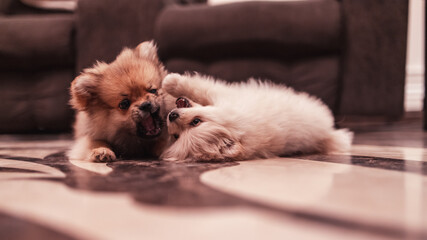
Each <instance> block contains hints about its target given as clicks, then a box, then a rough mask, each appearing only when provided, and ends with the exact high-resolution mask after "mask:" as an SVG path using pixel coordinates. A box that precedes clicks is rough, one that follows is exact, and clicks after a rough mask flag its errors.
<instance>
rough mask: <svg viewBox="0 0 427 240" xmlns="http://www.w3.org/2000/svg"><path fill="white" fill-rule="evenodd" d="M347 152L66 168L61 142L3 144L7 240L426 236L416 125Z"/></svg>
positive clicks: (0, 216)
mask: <svg viewBox="0 0 427 240" xmlns="http://www.w3.org/2000/svg"><path fill="white" fill-rule="evenodd" d="M352 127H353V129H355V130H356V131H357V134H356V139H355V144H354V146H353V150H352V153H351V154H349V155H332V156H325V155H310V156H295V157H292V158H277V159H266V160H253V161H244V162H238V163H169V162H160V161H157V160H152V161H137V160H122V161H118V162H114V163H109V164H104V163H88V162H84V161H72V162H70V161H68V159H67V158H66V157H65V155H64V151H66V150H67V149H68V147H69V146H70V145H71V140H70V137H69V136H67V135H65V136H62V135H61V136H57V135H56V136H1V137H0V189H1V190H0V239H171V238H174V239H176V238H178V239H181V238H182V239H184V238H185V239H427V161H426V159H427V158H426V157H427V152H426V148H425V142H426V141H425V140H426V139H427V134H426V133H425V132H423V131H421V122H420V120H419V119H411V120H409V121H408V120H406V121H403V122H400V123H398V124H389V125H366V126H365V125H364V126H352Z"/></svg>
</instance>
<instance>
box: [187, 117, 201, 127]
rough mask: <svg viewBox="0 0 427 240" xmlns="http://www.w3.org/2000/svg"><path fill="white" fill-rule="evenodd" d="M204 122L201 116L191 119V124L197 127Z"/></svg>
mask: <svg viewBox="0 0 427 240" xmlns="http://www.w3.org/2000/svg"><path fill="white" fill-rule="evenodd" d="M201 122H202V120H200V119H199V118H195V119H193V121H191V123H190V125H191V126H193V127H195V126H197V125H199V124H200V123H201Z"/></svg>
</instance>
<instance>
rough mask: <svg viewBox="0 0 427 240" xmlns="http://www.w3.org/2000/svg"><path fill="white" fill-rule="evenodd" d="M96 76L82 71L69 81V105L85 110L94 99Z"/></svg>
mask: <svg viewBox="0 0 427 240" xmlns="http://www.w3.org/2000/svg"><path fill="white" fill-rule="evenodd" d="M97 82H98V79H97V76H96V75H95V74H92V73H82V74H81V75H80V76H78V77H76V78H75V79H74V80H73V82H72V83H71V89H70V93H71V100H70V103H71V106H73V108H74V109H76V110H80V111H82V110H85V109H86V108H87V107H88V105H89V103H90V102H91V101H92V100H93V99H94V97H95V93H96V86H97Z"/></svg>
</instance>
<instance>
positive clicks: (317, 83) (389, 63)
mask: <svg viewBox="0 0 427 240" xmlns="http://www.w3.org/2000/svg"><path fill="white" fill-rule="evenodd" d="M171 2H173V1H172V0H164V1H161V0H120V1H116V0H80V1H79V7H78V10H77V12H76V13H75V15H76V22H75V29H76V33H77V35H76V45H75V46H76V48H75V49H76V54H77V55H76V60H75V64H76V71H77V72H80V71H81V70H82V69H83V68H86V67H90V66H91V65H92V64H93V63H94V62H95V61H96V60H102V61H106V62H110V61H112V60H113V59H114V58H115V56H116V55H117V54H118V53H119V52H120V51H121V49H122V48H123V47H124V46H127V47H135V46H136V45H137V44H138V43H140V42H141V41H145V40H151V39H155V40H156V41H157V42H158V45H159V54H160V57H161V59H162V61H163V62H164V63H165V65H166V67H167V69H168V70H169V71H171V72H179V73H183V72H185V71H198V72H201V73H205V74H209V75H214V76H216V77H220V78H223V79H226V80H228V81H242V80H245V79H247V78H249V77H256V78H262V79H270V80H272V81H274V82H277V83H284V84H287V85H290V86H292V87H294V88H296V89H298V90H302V91H307V92H310V93H312V94H314V95H317V96H319V97H320V98H322V99H323V100H324V101H325V102H326V103H327V104H328V105H329V106H330V107H331V109H332V110H333V111H334V113H335V114H336V115H342V116H364V117H374V116H375V117H377V116H380V117H383V118H386V119H397V118H399V117H400V116H402V114H403V92H404V79H405V59H406V31H407V18H408V1H407V0H342V1H338V0H306V1H300V2H244V3H235V4H228V5H219V6H208V5H206V4H186V5H182V4H181V5H176V4H170V3H171ZM175 2H176V1H175ZM73 24H74V22H73V23H69V24H68V25H71V26H74V25H73ZM64 25H67V24H65V23H64ZM68 25H67V26H68ZM0 31H1V23H0ZM0 38H1V37H0ZM70 41H71V42H72V41H73V38H71V40H70ZM69 49H72V48H69ZM0 53H2V52H1V51H0ZM70 55H72V54H70ZM61 59H62V58H61ZM59 62H60V61H59V60H58V61H57V63H58V64H59ZM2 64H4V62H0V65H2ZM67 64H68V65H67V68H66V69H67V71H68V70H69V66H70V63H67ZM48 66H52V65H45V66H44V67H43V69H44V70H46V69H51V67H48ZM0 67H3V66H0ZM21 67H22V68H24V66H19V67H18V68H16V70H19V69H21ZM37 69H40V68H37ZM55 69H62V67H61V66H55ZM14 71H15V70H14ZM55 71H56V70H55ZM2 74H3V73H2ZM67 76H69V75H67ZM8 79H10V80H6V82H7V81H10V82H9V83H8V84H11V83H13V82H14V84H15V83H18V82H21V81H23V79H19V80H18V79H17V80H14V78H8ZM63 79H66V78H65V77H64V78H63ZM69 81H70V79H69V78H67V79H66V80H63V82H61V83H57V84H58V85H57V86H56V87H58V88H61V89H62V90H63V92H66V85H67V84H69ZM1 82H4V80H3V79H1ZM1 84H4V83H1ZM12 85H13V84H12ZM24 85H25V84H24V83H22V84H21V85H19V84H18V85H17V86H8V85H7V86H6V87H7V89H13V87H14V88H18V89H20V88H21V87H22V86H24ZM11 87H12V88H11ZM4 91H6V90H4ZM61 97H62V98H66V97H68V95H66V94H65V93H64V94H63V95H62V96H61ZM3 99H4V100H7V101H8V99H5V98H3ZM52 100H53V99H52ZM2 102H4V101H0V110H4V109H6V113H7V114H10V112H11V111H10V110H7V109H9V107H8V106H9V105H5V104H4V103H2ZM9 104H10V103H9ZM61 104H64V105H63V106H62V105H61ZM12 105H13V104H12ZM59 105H61V106H62V107H63V108H65V107H66V106H65V103H64V99H61V101H54V106H51V107H46V108H45V110H46V111H52V109H58V107H57V106H59ZM30 106H34V105H30ZM33 111H35V109H34V110H33ZM12 112H14V111H12ZM19 113H20V114H24V113H23V111H20V112H19ZM32 114H33V113H32ZM55 114H56V113H55ZM58 114H59V115H62V116H61V117H60V118H59V119H58V118H55V120H54V121H52V125H54V124H58V122H59V123H60V124H63V123H66V124H69V119H70V117H69V115H68V114H63V113H58ZM12 116H13V118H10V117H9V115H6V116H2V117H1V120H0V121H1V123H2V124H5V123H7V122H9V121H13V119H18V120H17V121H16V125H13V124H12V126H14V127H15V128H13V129H21V130H22V129H46V128H40V127H39V126H38V125H37V124H36V125H34V124H33V125H30V126H29V127H25V128H19V126H21V124H24V122H25V121H23V120H21V119H24V118H23V117H20V116H18V115H16V114H14V115H12ZM23 116H25V114H24V115H23ZM27 119H28V118H27ZM7 129H8V128H7V127H5V126H3V128H2V129H0V131H3V132H4V131H8V130H7ZM63 129H66V128H63ZM9 130H10V129H9ZM11 131H12V130H11ZM13 131H14V130H13Z"/></svg>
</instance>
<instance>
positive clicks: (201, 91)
mask: <svg viewBox="0 0 427 240" xmlns="http://www.w3.org/2000/svg"><path fill="white" fill-rule="evenodd" d="M217 85H218V84H217V83H215V81H213V80H211V79H208V78H205V77H201V76H198V75H195V76H187V75H179V74H176V73H172V74H169V75H167V76H166V77H165V79H164V80H163V84H162V88H163V89H164V90H165V91H166V92H168V93H169V94H170V95H172V96H174V97H176V98H178V97H186V98H189V99H191V100H192V101H194V102H196V103H199V104H201V105H203V106H206V105H212V103H213V98H214V97H215V95H216V92H215V91H216V89H217V88H218V86H217Z"/></svg>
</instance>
